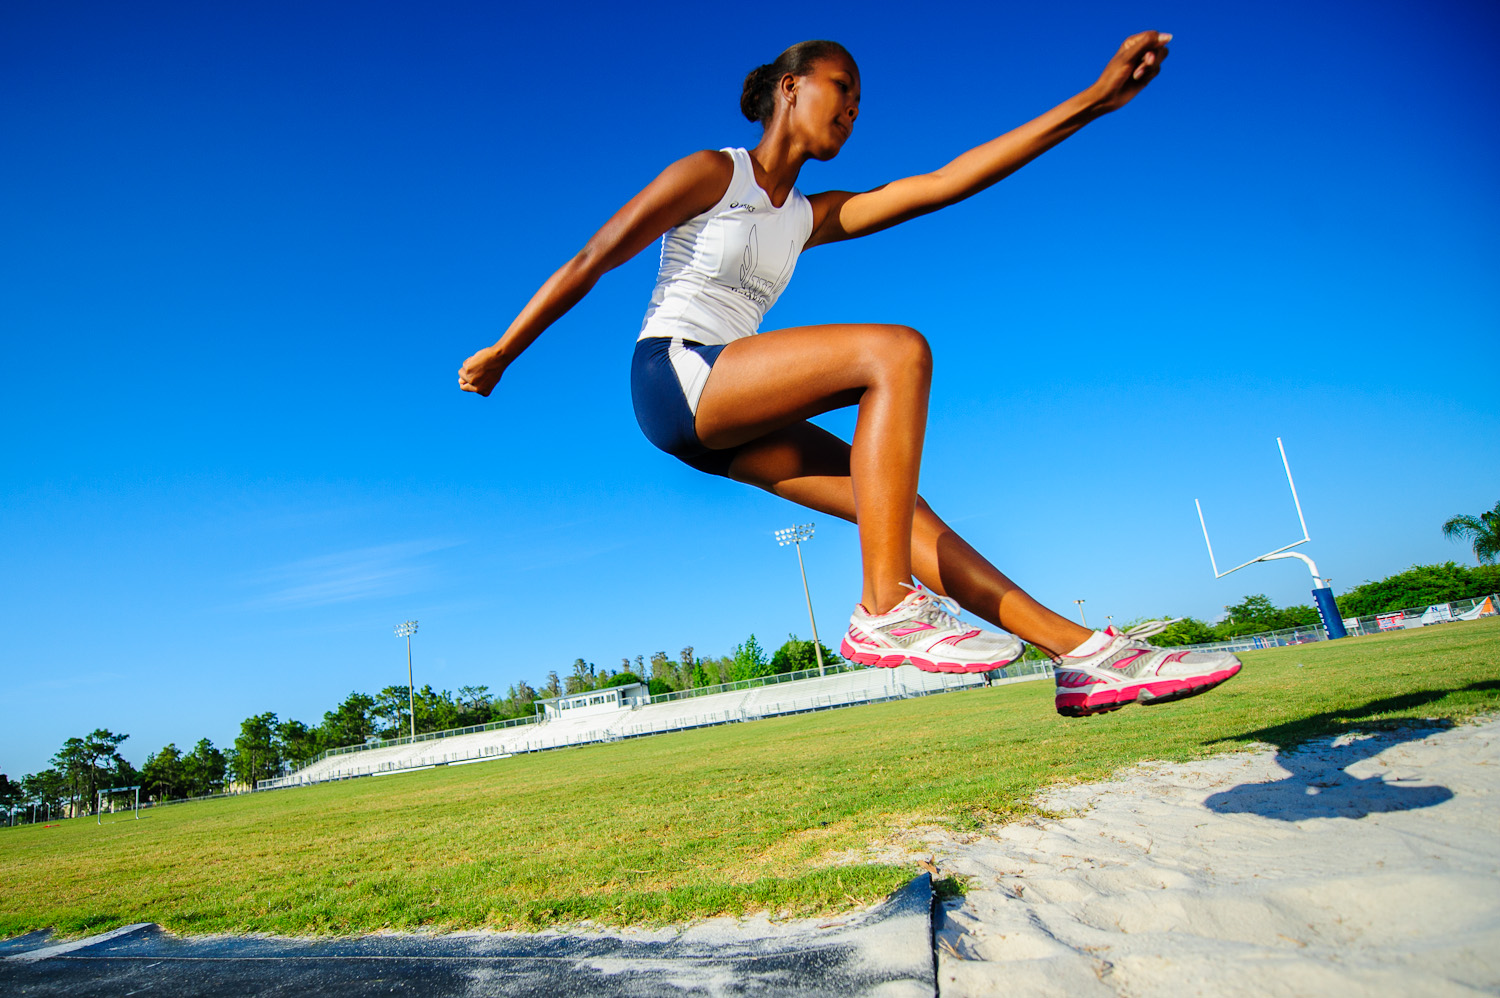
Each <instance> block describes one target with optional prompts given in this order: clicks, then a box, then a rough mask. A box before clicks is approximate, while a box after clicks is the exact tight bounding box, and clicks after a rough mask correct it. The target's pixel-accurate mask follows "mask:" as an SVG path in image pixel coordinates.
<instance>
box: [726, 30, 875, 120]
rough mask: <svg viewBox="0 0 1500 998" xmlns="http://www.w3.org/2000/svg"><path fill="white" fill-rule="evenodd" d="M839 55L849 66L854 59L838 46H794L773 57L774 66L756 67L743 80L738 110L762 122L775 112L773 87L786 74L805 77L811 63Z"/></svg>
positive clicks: (751, 118)
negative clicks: (846, 60) (847, 61)
mask: <svg viewBox="0 0 1500 998" xmlns="http://www.w3.org/2000/svg"><path fill="white" fill-rule="evenodd" d="M836 55H841V56H843V57H844V58H846V59H848V60H849V61H850V62H853V61H854V56H852V55H850V54H849V50H848V49H846V48H844V46H842V45H840V44H839V43H838V42H830V41H811V42H798V43H797V44H796V45H793V46H792V47H791V48H789V49H787V50H786V51H785V52H783V53H781V54H780V55H779V56H777V57H776V61H775V62H771V63H767V64H766V65H764V66H756V67H755V68H754V69H752V70H750V75H749V76H746V77H745V89H744V90H743V91H742V92H741V93H740V110H741V111H743V112H744V113H745V117H746V118H749V119H750V120H751V121H760V122H766V121H770V120H771V115H772V114H774V113H775V112H776V86H777V84H779V83H780V82H781V78H782V77H783V76H785V75H786V74H788V73H791V74H792V75H793V76H806V75H807V74H808V73H809V72H811V71H812V67H813V63H815V62H817V61H818V60H819V59H826V58H828V57H829V56H836Z"/></svg>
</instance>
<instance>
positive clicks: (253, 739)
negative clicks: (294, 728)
mask: <svg viewBox="0 0 1500 998" xmlns="http://www.w3.org/2000/svg"><path fill="white" fill-rule="evenodd" d="M229 768H230V770H231V771H232V772H233V773H234V778H235V780H236V781H238V782H240V783H243V784H245V785H246V786H247V787H249V789H251V790H254V789H255V784H256V783H257V782H258V781H260V780H265V779H270V778H271V777H273V776H275V775H276V774H277V773H278V772H279V771H280V770H281V757H280V755H279V754H278V753H277V751H276V715H275V714H273V713H271V712H269V711H267V712H266V713H264V714H256V715H255V716H254V717H247V718H245V719H244V720H243V721H241V722H240V736H239V737H238V738H236V739H235V740H234V751H233V753H231V755H230V757H229Z"/></svg>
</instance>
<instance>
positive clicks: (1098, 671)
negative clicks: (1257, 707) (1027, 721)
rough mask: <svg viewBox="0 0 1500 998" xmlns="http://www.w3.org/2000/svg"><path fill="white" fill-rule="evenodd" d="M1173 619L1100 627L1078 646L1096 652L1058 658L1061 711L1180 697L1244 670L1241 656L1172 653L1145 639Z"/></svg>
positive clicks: (1070, 713) (1079, 712)
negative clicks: (1117, 627) (1124, 628)
mask: <svg viewBox="0 0 1500 998" xmlns="http://www.w3.org/2000/svg"><path fill="white" fill-rule="evenodd" d="M1170 623H1172V622H1171V621H1160V620H1154V621H1151V622H1150V623H1146V624H1141V625H1140V626H1138V627H1132V628H1131V629H1130V630H1128V631H1125V632H1123V633H1122V632H1120V631H1117V630H1115V629H1114V628H1113V627H1111V628H1108V629H1107V630H1104V631H1095V632H1094V636H1093V637H1092V638H1090V639H1089V640H1088V641H1085V642H1084V643H1083V644H1082V645H1079V648H1082V649H1092V650H1089V651H1086V652H1085V654H1082V655H1075V654H1068V655H1063V656H1061V657H1060V658H1058V659H1056V660H1055V662H1054V663H1053V664H1054V666H1055V669H1054V671H1055V674H1056V679H1057V712H1058V713H1059V714H1062V715H1063V716H1065V717H1088V716H1089V715H1090V714H1103V713H1105V712H1106V711H1111V710H1119V709H1120V708H1121V707H1124V706H1126V705H1127V704H1132V703H1143V704H1152V703H1164V702H1166V701H1168V700H1181V699H1183V698H1184V697H1192V696H1197V695H1198V694H1199V693H1204V692H1207V691H1208V690H1211V689H1213V688H1214V687H1215V686H1218V685H1219V684H1220V683H1222V682H1224V680H1226V679H1229V678H1230V677H1232V676H1233V675H1234V674H1235V673H1237V672H1239V671H1240V660H1239V659H1237V658H1235V657H1234V656H1233V655H1231V654H1229V653H1228V652H1201V651H1172V650H1171V649H1169V648H1156V647H1153V646H1152V645H1148V644H1146V642H1145V641H1144V640H1142V639H1143V638H1146V637H1149V636H1150V635H1152V634H1156V633H1157V632H1158V631H1162V630H1164V629H1165V628H1166V627H1167V625H1168V624H1170ZM1075 651H1076V649H1075Z"/></svg>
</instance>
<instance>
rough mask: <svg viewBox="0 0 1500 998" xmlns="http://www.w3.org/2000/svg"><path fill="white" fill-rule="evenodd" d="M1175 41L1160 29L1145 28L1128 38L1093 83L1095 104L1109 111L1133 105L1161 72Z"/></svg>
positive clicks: (1102, 109) (1098, 107) (1101, 109)
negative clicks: (1168, 50) (1138, 95)
mask: <svg viewBox="0 0 1500 998" xmlns="http://www.w3.org/2000/svg"><path fill="white" fill-rule="evenodd" d="M1171 40H1172V36H1171V35H1169V34H1166V33H1165V32H1160V31H1142V32H1141V33H1140V34H1138V35H1131V36H1130V37H1129V38H1127V39H1125V41H1124V42H1123V43H1121V45H1120V51H1118V52H1116V53H1115V56H1114V58H1113V59H1111V60H1109V65H1108V66H1105V67H1104V72H1103V73H1101V74H1100V75H1099V79H1098V81H1097V82H1096V83H1095V84H1094V86H1093V91H1094V106H1095V107H1096V108H1097V109H1098V110H1099V111H1100V112H1105V111H1118V110H1119V109H1120V108H1122V107H1124V106H1125V105H1126V104H1129V103H1130V102H1131V100H1133V99H1134V98H1135V95H1136V94H1138V93H1140V92H1141V91H1142V90H1144V89H1146V84H1148V83H1150V82H1151V81H1152V80H1154V79H1156V74H1157V73H1160V72H1161V61H1162V60H1163V59H1165V58H1166V57H1167V42H1169V41H1171Z"/></svg>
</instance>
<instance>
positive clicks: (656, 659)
mask: <svg viewBox="0 0 1500 998" xmlns="http://www.w3.org/2000/svg"><path fill="white" fill-rule="evenodd" d="M651 678H652V679H660V680H662V681H663V682H671V680H672V661H671V659H669V658H667V653H666V652H664V651H654V652H652V653H651Z"/></svg>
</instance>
